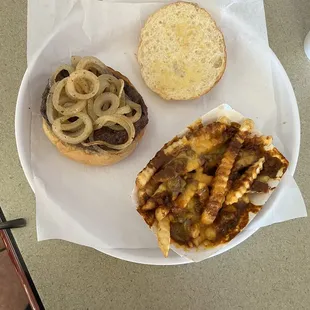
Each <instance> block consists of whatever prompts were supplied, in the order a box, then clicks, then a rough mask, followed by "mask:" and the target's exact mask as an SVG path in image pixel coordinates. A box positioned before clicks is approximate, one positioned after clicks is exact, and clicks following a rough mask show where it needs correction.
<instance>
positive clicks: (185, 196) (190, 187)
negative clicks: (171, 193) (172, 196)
mask: <svg viewBox="0 0 310 310" xmlns="http://www.w3.org/2000/svg"><path fill="white" fill-rule="evenodd" d="M197 190H198V182H196V181H195V182H190V183H188V184H187V185H186V187H185V190H184V191H183V193H182V194H181V195H179V197H178V198H177V199H176V200H175V202H174V205H175V206H176V207H178V208H185V207H186V206H187V204H188V203H189V201H190V200H191V199H192V198H193V197H194V195H195V194H196V192H197Z"/></svg>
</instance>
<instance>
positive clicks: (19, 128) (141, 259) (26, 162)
mask: <svg viewBox="0 0 310 310" xmlns="http://www.w3.org/2000/svg"><path fill="white" fill-rule="evenodd" d="M234 19H235V18H234ZM68 20H69V19H67V20H66V21H65V22H64V23H62V24H61V25H59V26H58V27H57V28H56V29H55V31H54V32H53V33H51V34H50V36H48V37H47V39H46V40H45V41H44V43H43V44H42V46H41V48H39V49H38V50H37V52H36V53H35V55H34V56H33V58H32V61H31V63H30V64H29V66H28V67H27V69H26V71H25V74H24V76H23V79H22V82H21V85H20V88H19V91H18V96H17V101H16V108H15V139H16V146H17V152H18V157H19V160H20V163H21V166H22V168H23V171H24V174H25V176H26V179H27V181H28V183H29V185H30V187H31V189H32V191H33V192H34V193H35V191H34V182H33V174H32V168H31V159H30V158H27V157H26V155H25V154H26V151H25V150H26V146H25V145H26V143H27V142H26V141H25V139H24V138H23V137H24V136H23V135H22V134H21V133H22V132H23V129H24V128H25V127H27V126H28V127H30V128H31V121H30V122H29V124H27V120H26V119H25V117H24V115H23V114H22V111H23V109H25V107H23V97H24V95H25V91H26V84H27V82H28V79H29V75H30V72H31V71H32V69H33V67H34V66H35V64H36V61H37V59H38V57H39V56H40V55H41V54H42V52H43V51H44V49H45V48H46V46H47V45H48V44H49V42H50V41H51V40H52V39H53V37H54V36H56V35H57V34H58V33H59V32H60V31H61V29H62V28H63V27H65V26H66V24H67V21H68ZM235 22H237V23H240V22H239V21H236V20H235ZM246 33H247V34H250V37H252V38H255V41H258V43H259V41H261V42H263V43H262V44H263V45H266V48H264V49H266V50H267V52H269V53H270V57H271V58H272V60H273V62H274V63H276V65H277V67H278V68H279V69H280V71H281V73H282V78H283V79H284V81H283V82H284V83H285V84H287V85H288V86H289V87H288V89H287V91H288V92H289V95H290V97H291V106H292V112H293V114H292V118H293V119H295V120H296V124H295V132H294V136H295V139H296V145H295V146H296V148H295V150H294V152H293V153H292V160H291V162H290V165H289V168H288V171H287V173H289V174H291V175H292V176H293V175H294V173H295V170H296V167H297V163H298V157H299V153H300V138H301V137H300V116H299V109H298V104H297V100H296V96H295V93H294V89H293V86H292V84H291V81H290V79H289V77H288V75H287V72H286V71H285V69H284V67H283V65H282V64H281V62H280V60H279V59H278V57H277V56H276V54H275V53H274V52H273V50H272V49H271V48H270V47H269V45H268V43H266V42H264V41H263V40H261V39H260V38H257V36H255V35H253V34H252V33H251V32H249V31H247V32H246ZM220 104H221V103H220ZM220 104H219V105H220ZM30 120H31V116H30ZM29 132H30V134H29V138H30V136H31V129H30V130H29ZM29 142H30V141H29ZM278 199H279V197H278ZM276 201H277V199H276V200H275V201H274V202H273V203H274V204H275V203H276ZM271 209H272V208H270V210H271ZM268 214H269V212H266V214H265V216H264V217H266V216H267V215H268ZM250 224H251V223H250ZM250 224H249V225H250ZM257 230H258V228H255V229H252V230H251V231H250V232H249V231H248V233H247V234H245V237H243V238H240V240H239V241H238V242H237V243H236V244H235V245H234V246H231V247H229V246H228V247H224V248H223V250H219V251H217V252H216V253H215V254H214V255H212V256H211V257H214V256H216V255H219V254H222V253H224V252H226V251H228V250H230V249H231V248H233V247H235V246H237V245H239V244H240V243H242V242H243V241H245V240H246V239H248V238H249V237H251V236H252V235H253V234H254V233H255V232H256V231H257ZM241 234H242V232H241V233H240V234H239V235H241ZM61 240H65V239H61ZM97 250H99V249H97ZM139 250H144V251H150V250H151V251H156V252H158V249H139ZM99 251H100V252H103V253H105V254H107V255H109V256H112V257H114V258H118V259H122V260H125V261H128V262H133V263H139V264H147V265H181V264H188V263H192V261H191V260H189V259H186V258H185V257H181V256H178V257H171V258H169V259H165V258H163V257H162V259H157V258H153V259H149V257H147V256H140V255H138V256H137V255H133V254H131V253H130V252H132V251H134V249H104V250H102V249H101V250H99Z"/></svg>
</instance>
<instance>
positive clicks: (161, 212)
mask: <svg viewBox="0 0 310 310" xmlns="http://www.w3.org/2000/svg"><path fill="white" fill-rule="evenodd" d="M169 211H170V209H169V208H167V207H165V206H160V207H158V208H156V210H155V218H156V220H157V221H161V220H162V219H163V218H164V217H166V216H167V215H168V213H169Z"/></svg>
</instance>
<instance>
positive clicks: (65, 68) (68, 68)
mask: <svg viewBox="0 0 310 310" xmlns="http://www.w3.org/2000/svg"><path fill="white" fill-rule="evenodd" d="M61 71H67V72H68V76H69V75H70V74H71V73H72V72H73V71H74V68H73V67H72V66H69V65H61V66H59V67H58V68H57V69H56V70H55V72H54V73H53V75H52V76H51V80H50V81H51V82H50V83H51V85H53V84H55V83H57V81H56V78H57V76H58V74H59V73H60V72H61Z"/></svg>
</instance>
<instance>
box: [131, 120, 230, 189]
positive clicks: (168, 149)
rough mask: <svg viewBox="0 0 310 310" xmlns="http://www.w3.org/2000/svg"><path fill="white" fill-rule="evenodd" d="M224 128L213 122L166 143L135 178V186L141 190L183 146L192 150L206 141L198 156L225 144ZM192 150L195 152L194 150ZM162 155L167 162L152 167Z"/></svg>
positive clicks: (220, 124)
mask: <svg viewBox="0 0 310 310" xmlns="http://www.w3.org/2000/svg"><path fill="white" fill-rule="evenodd" d="M226 128H227V124H225V123H221V122H214V123H211V124H209V125H206V126H204V127H202V128H199V131H198V132H195V131H190V132H189V133H188V137H187V136H186V135H185V136H183V137H180V138H177V137H176V138H175V139H174V140H172V141H170V142H168V143H167V144H166V145H165V146H164V147H163V148H162V149H161V150H160V151H159V152H158V153H157V154H156V155H155V157H154V158H153V159H152V160H151V161H150V162H149V163H148V164H147V166H146V167H145V168H144V169H143V170H142V171H141V172H140V173H139V174H138V176H137V178H136V185H137V187H138V189H142V188H143V187H144V186H145V185H146V184H147V183H148V182H149V181H150V179H151V178H152V176H153V175H154V174H155V173H156V171H157V170H158V169H160V168H161V167H162V166H163V165H165V164H166V163H168V162H169V161H170V160H171V159H172V158H170V156H171V155H172V154H173V156H174V157H175V156H176V155H178V153H179V152H181V151H182V149H183V148H184V147H185V146H187V145H190V146H191V147H192V148H193V146H194V147H195V146H197V145H201V143H200V142H201V141H208V143H207V145H204V146H202V147H200V149H199V150H198V152H197V153H198V154H199V153H201V152H208V151H209V150H210V149H212V148H213V147H215V146H216V145H218V144H220V143H223V142H225V139H227V137H226V136H225V135H223V134H222V133H224V131H225V130H226ZM193 150H194V151H197V150H195V149H193ZM163 153H164V156H166V158H167V162H164V163H161V165H154V160H156V157H159V155H163Z"/></svg>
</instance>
